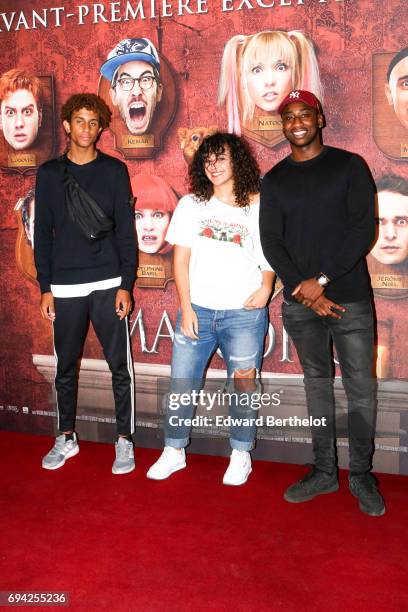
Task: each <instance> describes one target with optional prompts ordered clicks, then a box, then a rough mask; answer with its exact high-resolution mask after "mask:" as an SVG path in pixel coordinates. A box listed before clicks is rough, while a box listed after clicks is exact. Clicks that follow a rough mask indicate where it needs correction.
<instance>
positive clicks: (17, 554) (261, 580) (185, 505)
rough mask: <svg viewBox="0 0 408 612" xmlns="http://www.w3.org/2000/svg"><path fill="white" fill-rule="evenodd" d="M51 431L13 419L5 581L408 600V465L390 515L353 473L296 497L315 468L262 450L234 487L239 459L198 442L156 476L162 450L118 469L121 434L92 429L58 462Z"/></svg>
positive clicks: (206, 597) (105, 601)
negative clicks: (204, 449) (169, 470)
mask: <svg viewBox="0 0 408 612" xmlns="http://www.w3.org/2000/svg"><path fill="white" fill-rule="evenodd" d="M50 442H51V439H50V438H46V437H36V436H29V435H24V434H17V433H5V432H0V445H1V451H0V456H1V504H2V510H1V544H0V557H1V567H0V590H1V591H8V590H17V591H21V590H27V591H68V592H69V593H70V606H69V609H70V610H91V611H94V610H111V611H114V612H116V611H119V612H120V611H122V610H124V611H128V610H129V611H143V612H144V611H148V612H150V611H152V612H153V611H163V612H164V611H166V612H172V611H177V612H184V611H190V610H191V611H200V610H206V611H207V610H216V611H220V612H221V611H231V612H232V611H234V612H235V611H237V612H239V611H243V612H247V611H248V612H249V611H257V612H258V611H264V610H272V611H274V610H285V611H286V610H287V611H291V610H302V611H303V610H305V611H309V610H310V611H314V610H316V611H320V610H321V611H328V610H334V611H337V610H339V611H340V610H342V611H346V612H352V611H354V610H356V611H357V610H358V611H359V612H361V611H370V612H371V611H375V612H379V611H394V610H395V611H402V610H408V581H407V551H408V536H407V525H408V486H407V484H408V481H407V478H406V477H402V476H390V475H387V476H385V475H381V476H380V478H381V488H382V491H383V494H384V496H385V498H386V502H387V514H386V515H385V516H384V517H381V518H371V517H367V516H365V515H364V514H362V513H361V512H360V511H359V509H358V505H357V501H356V500H355V499H354V498H353V497H352V496H351V494H350V493H349V492H348V487H347V481H346V477H347V473H346V472H342V473H341V488H340V491H339V492H338V493H334V494H331V495H327V496H322V497H320V498H317V499H315V500H313V501H311V502H308V503H305V504H299V505H291V504H287V503H286V502H284V500H283V499H282V493H283V491H284V489H285V487H286V486H287V485H289V484H290V483H292V481H293V480H294V479H296V478H298V477H299V476H301V475H302V474H304V472H305V468H303V467H299V466H291V465H284V464H277V463H274V464H272V463H267V462H259V461H258V462H255V465H254V471H253V473H252V475H251V477H250V480H249V481H248V483H247V484H246V485H244V486H242V487H237V488H233V487H226V486H223V485H222V484H221V479H222V475H223V472H224V470H225V468H226V466H227V459H225V458H221V457H208V456H202V455H201V456H200V455H190V456H189V458H188V468H187V469H186V470H183V471H181V472H179V473H177V474H174V475H173V476H172V478H170V479H169V480H167V481H163V482H152V481H149V480H147V479H146V478H145V473H146V470H147V468H148V467H149V466H150V464H151V463H152V462H153V461H154V460H155V459H156V457H158V455H159V451H154V450H146V449H138V450H137V455H136V459H137V468H136V471H135V472H133V473H132V474H128V475H125V476H113V475H112V474H111V463H112V459H113V447H112V446H110V445H106V444H95V443H89V442H82V443H81V452H80V453H79V455H77V456H76V457H74V458H72V459H70V460H69V461H68V462H67V463H66V465H65V466H64V467H63V468H61V469H60V470H57V471H55V472H49V471H46V470H43V469H41V467H40V464H41V457H42V455H43V454H44V453H45V452H46V451H47V450H48V449H49V446H50ZM20 609H21V608H20ZM37 609H49V608H44V607H41V608H37ZM53 609H56V608H53ZM60 609H61V610H63V609H67V608H60Z"/></svg>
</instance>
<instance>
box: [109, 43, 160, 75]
mask: <svg viewBox="0 0 408 612" xmlns="http://www.w3.org/2000/svg"><path fill="white" fill-rule="evenodd" d="M137 60H139V61H141V62H147V63H148V64H151V65H152V66H153V67H154V68H155V69H156V70H157V72H159V73H160V59H159V56H158V53H157V51H156V47H155V46H154V44H153V43H152V42H151V41H150V40H149V39H148V38H125V40H121V41H120V43H118V44H117V45H116V47H115V48H114V49H112V51H111V52H110V53H109V55H108V59H107V60H106V62H105V63H104V64H102V66H101V74H102V76H104V77H105V79H108V81H112V80H113V78H114V76H115V73H116V71H117V69H118V68H119V66H121V65H122V64H126V62H132V61H137Z"/></svg>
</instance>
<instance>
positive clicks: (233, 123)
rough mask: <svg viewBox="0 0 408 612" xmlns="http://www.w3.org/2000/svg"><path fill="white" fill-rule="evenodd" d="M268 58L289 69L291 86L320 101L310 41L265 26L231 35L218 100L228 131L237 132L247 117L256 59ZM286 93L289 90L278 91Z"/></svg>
mask: <svg viewBox="0 0 408 612" xmlns="http://www.w3.org/2000/svg"><path fill="white" fill-rule="evenodd" d="M271 58H276V60H279V61H282V62H284V63H286V64H287V65H288V66H289V67H290V69H291V71H292V82H291V88H292V89H306V90H308V91H311V92H313V93H314V94H315V95H316V96H317V97H318V98H319V100H320V101H321V102H323V91H322V84H321V81H320V75H319V65H318V62H317V57H316V53H315V50H314V46H313V43H312V42H311V41H310V40H309V39H308V38H307V37H306V36H305V35H304V34H302V32H298V31H296V30H293V31H290V32H285V31H283V30H269V31H264V32H258V33H257V34H251V35H249V36H245V35H242V34H238V35H237V36H233V37H232V38H231V39H230V40H229V41H228V42H227V43H226V45H225V48H224V53H223V56H222V62H221V75H220V82H219V90H218V104H219V105H224V104H225V106H226V111H227V116H228V131H229V132H232V133H235V134H237V135H240V134H241V122H242V123H244V124H245V123H246V122H247V121H250V120H251V119H252V117H253V115H254V112H255V103H254V102H253V100H252V98H251V96H250V94H249V91H248V80H247V77H248V74H249V73H250V71H251V69H252V68H253V66H254V65H256V64H257V63H258V62H264V63H268V61H271ZM287 93H289V90H288V91H286V92H282V99H283V97H284V95H283V94H285V95H286V94H287Z"/></svg>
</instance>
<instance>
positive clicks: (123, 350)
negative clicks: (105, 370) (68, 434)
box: [54, 287, 135, 435]
mask: <svg viewBox="0 0 408 612" xmlns="http://www.w3.org/2000/svg"><path fill="white" fill-rule="evenodd" d="M117 290H118V288H117V287H114V288H112V289H104V290H101V291H93V292H92V293H91V294H90V295H87V296H85V297H69V298H54V305H55V315H56V316H55V321H54V349H55V357H56V376H55V389H56V393H57V415H58V429H59V430H60V431H72V430H73V429H74V425H75V411H76V398H77V386H78V362H79V359H80V357H81V355H82V350H83V346H84V342H85V338H86V335H87V332H88V328H89V321H91V322H92V325H93V328H94V330H95V333H96V335H97V337H98V339H99V341H100V343H101V345H102V348H103V352H104V355H105V359H106V361H107V362H108V365H109V368H110V371H111V372H112V389H113V395H114V398H115V411H116V424H117V431H118V434H121V435H129V434H132V433H134V421H135V418H134V378H133V364H132V357H131V351H130V338H129V329H128V321H127V318H125V319H123V320H122V321H121V320H120V319H119V317H118V315H117V314H116V312H115V298H116V292H117Z"/></svg>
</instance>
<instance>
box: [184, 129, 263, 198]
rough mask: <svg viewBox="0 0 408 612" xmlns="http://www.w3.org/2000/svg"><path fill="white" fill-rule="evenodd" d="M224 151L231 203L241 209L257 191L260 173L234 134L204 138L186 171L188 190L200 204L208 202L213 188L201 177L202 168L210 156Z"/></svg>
mask: <svg viewBox="0 0 408 612" xmlns="http://www.w3.org/2000/svg"><path fill="white" fill-rule="evenodd" d="M226 149H227V150H228V151H229V153H230V156H231V161H232V170H233V177H234V196H235V201H236V203H237V205H238V206H240V207H241V208H243V207H245V206H248V205H249V200H250V196H251V195H253V194H254V193H258V191H259V189H260V171H259V166H258V162H257V161H256V159H255V157H254V155H253V153H252V151H251V149H250V147H249V145H248V143H247V142H246V141H245V140H244V139H243V138H240V137H239V136H236V135H235V134H227V133H225V132H217V133H216V134H212V135H211V136H207V138H204V140H203V142H202V143H201V144H200V146H199V147H198V149H197V151H196V153H195V155H194V158H193V161H192V163H191V166H190V168H189V172H188V177H189V183H190V190H191V191H192V193H193V194H194V195H195V196H196V197H197V198H198V199H199V200H201V201H204V200H209V199H210V198H211V196H212V195H213V193H214V187H213V185H212V183H211V181H210V180H209V179H208V178H207V176H206V174H205V165H206V163H207V162H208V159H209V158H210V157H211V156H212V155H215V157H216V158H218V157H219V156H220V155H223V153H225V150H226Z"/></svg>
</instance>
